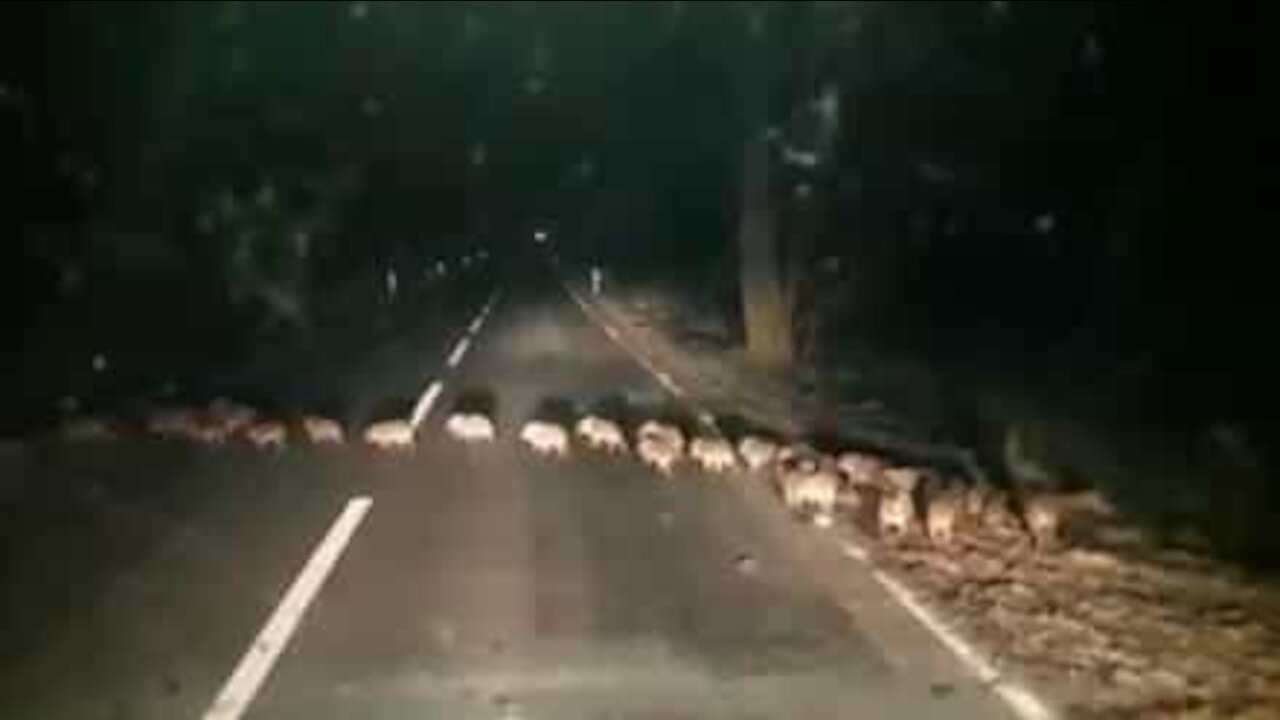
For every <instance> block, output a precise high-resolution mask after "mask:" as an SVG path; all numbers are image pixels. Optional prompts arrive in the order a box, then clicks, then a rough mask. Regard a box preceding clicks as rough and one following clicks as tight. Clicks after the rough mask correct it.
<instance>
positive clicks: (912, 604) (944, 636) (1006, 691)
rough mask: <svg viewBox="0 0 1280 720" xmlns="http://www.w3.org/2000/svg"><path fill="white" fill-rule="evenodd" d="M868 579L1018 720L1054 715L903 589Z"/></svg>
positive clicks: (882, 578) (879, 576)
mask: <svg viewBox="0 0 1280 720" xmlns="http://www.w3.org/2000/svg"><path fill="white" fill-rule="evenodd" d="M846 552H847V550H846ZM871 575H872V576H873V577H874V578H875V579H876V581H878V582H879V583H880V585H882V586H883V587H884V589H885V590H888V591H889V594H890V595H891V596H893V599H894V600H897V601H898V604H900V605H902V607H904V608H906V610H907V612H909V613H911V615H912V616H914V617H915V619H916V620H918V621H919V622H920V624H921V625H923V626H925V628H926V629H928V630H929V632H931V633H933V635H934V637H936V638H938V640H939V641H940V642H941V643H942V644H943V645H945V646H946V647H947V649H948V650H950V651H951V652H952V654H954V655H955V656H956V658H958V659H959V660H960V662H961V663H963V664H964V665H965V666H966V667H967V668H968V669H969V670H970V671H971V672H972V673H973V674H974V675H976V676H977V677H978V679H979V680H980V681H982V682H983V683H984V684H987V685H990V686H991V687H992V689H993V690H994V691H995V693H996V694H997V695H999V696H1000V698H1001V699H1002V700H1004V701H1005V703H1006V704H1008V705H1009V707H1010V708H1011V709H1012V710H1013V711H1014V712H1015V713H1017V715H1018V716H1019V717H1021V718H1023V720H1050V719H1051V718H1054V717H1056V715H1055V714H1054V712H1053V711H1052V710H1050V709H1049V707H1048V706H1047V705H1045V704H1044V703H1043V702H1041V701H1040V699H1039V698H1037V697H1036V696H1035V695H1033V694H1032V693H1031V691H1029V690H1027V689H1026V688H1024V687H1022V686H1020V685H1017V684H1016V683H1012V682H1009V681H1008V680H1005V679H1003V678H1002V677H1001V676H1000V671H999V670H997V669H996V668H995V667H994V666H993V665H992V664H991V663H990V662H988V661H987V659H986V658H984V657H983V656H982V653H981V652H979V651H978V650H977V649H976V648H974V647H973V646H972V645H970V644H969V643H968V642H966V641H965V640H964V638H962V637H960V636H959V635H957V634H956V633H955V631H953V630H952V629H951V628H949V627H947V624H946V623H945V622H943V621H942V620H941V619H939V618H938V617H937V616H936V615H934V614H933V612H932V611H930V610H929V608H927V607H925V605H924V604H923V603H921V602H920V601H919V600H917V599H916V597H915V595H914V594H913V593H912V592H911V591H910V590H909V589H907V587H906V586H905V585H903V584H902V583H900V582H898V581H897V580H896V579H894V578H893V577H892V576H890V575H888V574H886V573H884V572H882V571H880V570H872V571H871Z"/></svg>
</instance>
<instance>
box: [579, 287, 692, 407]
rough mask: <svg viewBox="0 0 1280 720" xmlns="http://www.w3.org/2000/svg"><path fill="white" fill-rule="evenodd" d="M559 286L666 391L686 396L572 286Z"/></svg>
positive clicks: (668, 376)
mask: <svg viewBox="0 0 1280 720" xmlns="http://www.w3.org/2000/svg"><path fill="white" fill-rule="evenodd" d="M561 287H563V288H564V290H565V292H566V293H568V295H569V297H571V298H573V301H574V302H576V303H577V304H578V307H580V308H582V312H583V313H584V314H585V315H586V316H587V319H589V320H591V322H593V323H595V324H596V325H598V326H599V327H601V328H603V329H604V332H605V334H606V335H608V336H609V339H610V340H612V341H613V342H614V344H615V345H617V346H618V347H619V348H622V350H623V352H625V353H626V354H628V355H630V356H631V359H633V360H635V361H636V362H637V363H638V364H639V365H640V367H642V368H644V369H645V370H646V371H647V372H648V373H649V374H650V375H652V376H654V377H655V378H656V379H657V380H658V382H659V383H660V384H661V385H662V386H663V387H664V388H666V389H667V391H668V392H670V393H671V394H672V395H675V396H676V397H678V398H682V399H683V398H685V397H686V395H685V392H684V389H683V388H681V387H680V386H679V385H678V384H677V383H676V381H675V380H674V379H672V377H671V376H670V375H668V374H667V373H665V372H663V371H661V370H659V369H658V368H656V367H654V366H653V364H652V363H650V362H649V360H648V359H647V358H646V357H645V356H644V355H642V354H640V353H639V352H638V351H636V350H632V349H631V347H630V346H629V345H628V344H627V343H626V342H624V341H623V339H622V337H621V333H619V332H618V331H617V330H615V329H614V328H613V327H612V326H610V325H609V324H608V323H606V322H605V321H603V320H601V319H600V318H598V317H596V314H595V311H594V310H593V309H592V308H591V306H590V305H589V304H587V301H585V300H583V299H582V298H581V297H580V296H579V295H578V293H576V292H574V291H573V289H572V288H570V287H569V286H568V285H565V284H563V283H561Z"/></svg>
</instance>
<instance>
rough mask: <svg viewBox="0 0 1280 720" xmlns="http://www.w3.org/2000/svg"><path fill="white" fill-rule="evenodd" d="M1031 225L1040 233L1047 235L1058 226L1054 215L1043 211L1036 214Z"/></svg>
mask: <svg viewBox="0 0 1280 720" xmlns="http://www.w3.org/2000/svg"><path fill="white" fill-rule="evenodd" d="M1032 227H1033V228H1035V231H1036V232H1038V233H1040V234H1041V235H1048V234H1049V233H1051V232H1053V231H1054V229H1055V228H1057V227H1058V219H1057V218H1056V217H1054V215H1053V213H1043V214H1041V215H1037V216H1036V219H1035V220H1033V221H1032Z"/></svg>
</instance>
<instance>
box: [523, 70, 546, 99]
mask: <svg viewBox="0 0 1280 720" xmlns="http://www.w3.org/2000/svg"><path fill="white" fill-rule="evenodd" d="M546 89H547V81H546V80H543V79H542V78H541V77H540V76H538V75H532V76H530V77H529V78H528V79H527V80H525V81H524V91H525V92H527V93H529V94H530V95H541V94H542V93H543V91H544V90H546Z"/></svg>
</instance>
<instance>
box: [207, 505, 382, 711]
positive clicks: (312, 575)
mask: <svg viewBox="0 0 1280 720" xmlns="http://www.w3.org/2000/svg"><path fill="white" fill-rule="evenodd" d="M372 505H373V499H372V498H369V497H355V498H351V499H350V500H348V501H347V505H346V507H345V508H344V509H343V510H342V513H341V514H339V515H338V518H337V519H336V520H334V522H333V525H332V526H330V528H329V532H328V533H326V534H325V537H324V539H323V540H321V541H320V544H319V545H317V546H316V549H315V551H314V552H312V554H311V557H310V559H308V560H307V564H306V565H304V566H303V568H302V572H301V573H299V574H298V577H297V579H295V580H294V581H293V585H291V586H290V587H289V590H288V591H287V592H286V593H285V595H284V598H283V599H281V601H280V604H279V605H278V606H277V607H276V609H275V612H273V613H272V614H271V617H270V618H269V619H268V620H267V624H266V625H264V626H263V627H262V630H261V631H260V632H259V633H258V635H257V637H255V638H254V640H253V643H252V644H251V645H250V646H249V649H248V650H246V651H245V654H244V656H242V657H241V658H240V662H239V664H238V665H237V666H236V669H235V671H234V672H233V673H232V674H231V677H230V678H228V679H227V682H226V683H225V684H224V685H223V686H222V689H221V690H220V691H219V692H218V696H217V698H216V699H215V700H214V701H213V704H212V705H211V706H210V707H209V710H208V711H206V712H205V714H204V716H203V717H204V720H237V719H238V718H239V717H240V716H241V715H243V714H244V712H245V710H246V709H248V707H249V704H250V703H252V702H253V699H254V697H255V696H256V695H257V694H258V690H259V689H260V688H261V687H262V683H263V681H265V680H266V678H267V675H268V674H270V672H271V668H272V667H273V666H274V665H275V663H276V660H277V659H279V657H280V653H282V652H283V651H284V649H285V646H286V645H288V643H289V638H290V637H291V636H292V635H293V633H294V631H295V630H296V629H297V627H298V623H299V622H300V621H301V620H302V616H303V615H304V614H305V613H306V611H307V607H308V606H309V605H310V604H311V601H312V599H314V598H315V596H316V593H318V592H319V590H320V587H321V586H322V585H323V584H324V581H325V579H326V578H328V577H329V573H330V572H331V571H332V570H333V568H334V565H336V564H337V562H338V559H339V558H341V557H342V552H343V550H345V549H346V547H347V544H348V543H349V542H350V541H351V537H352V536H353V535H354V534H355V531H356V529H357V528H358V527H359V526H360V523H361V521H363V520H364V517H365V515H367V514H368V512H369V508H370V507H372Z"/></svg>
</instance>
